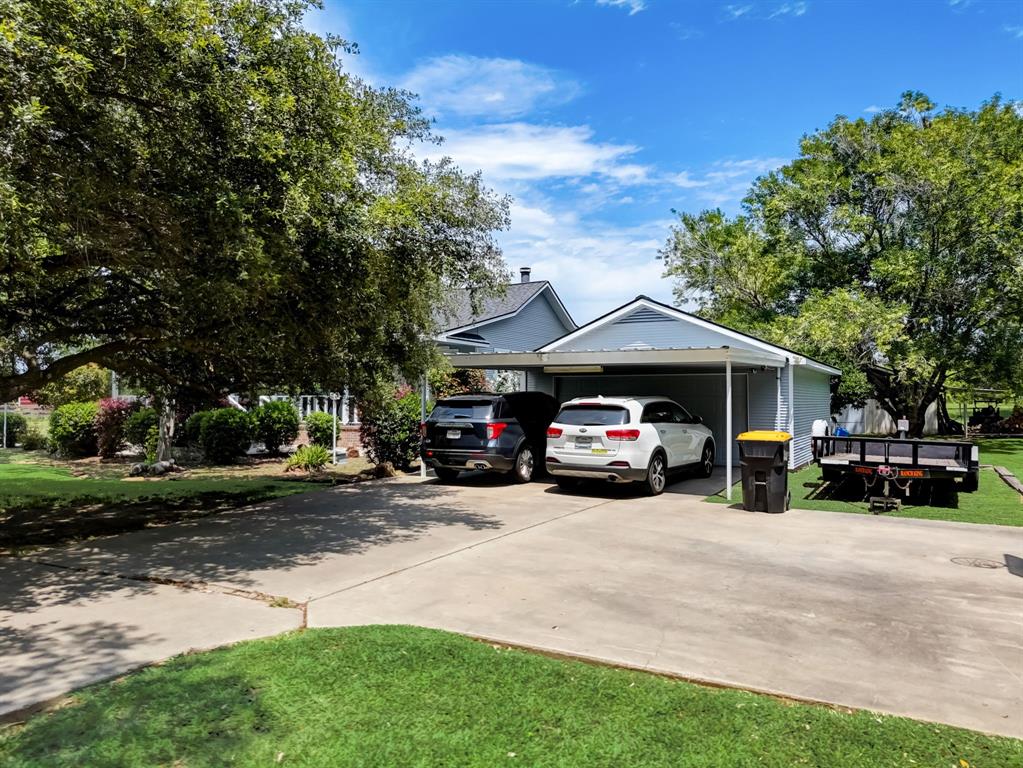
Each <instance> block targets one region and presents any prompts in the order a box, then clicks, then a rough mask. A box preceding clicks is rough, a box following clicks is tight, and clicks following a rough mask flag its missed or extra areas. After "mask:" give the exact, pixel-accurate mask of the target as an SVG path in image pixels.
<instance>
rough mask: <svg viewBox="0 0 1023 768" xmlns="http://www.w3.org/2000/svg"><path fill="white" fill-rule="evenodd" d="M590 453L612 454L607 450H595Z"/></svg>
mask: <svg viewBox="0 0 1023 768" xmlns="http://www.w3.org/2000/svg"><path fill="white" fill-rule="evenodd" d="M590 453H597V454H601V455H603V454H605V453H610V451H608V449H607V448H594V449H593V450H592V451H590Z"/></svg>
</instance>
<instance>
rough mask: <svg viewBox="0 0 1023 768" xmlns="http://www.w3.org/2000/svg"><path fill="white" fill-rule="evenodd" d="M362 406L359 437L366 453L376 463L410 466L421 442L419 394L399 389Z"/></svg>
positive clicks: (403, 467) (398, 466)
mask: <svg viewBox="0 0 1023 768" xmlns="http://www.w3.org/2000/svg"><path fill="white" fill-rule="evenodd" d="M363 406H364V407H363V410H362V424H360V426H359V437H360V439H361V440H362V445H363V447H364V448H365V449H366V455H367V456H369V458H370V460H371V461H374V462H376V463H377V464H380V463H383V462H385V461H389V462H390V463H391V464H393V465H394V467H395V468H396V469H400V470H404V471H407V470H408V469H410V468H411V466H412V462H413V461H415V459H416V458H417V457H418V456H419V446H420V444H421V436H420V432H419V424H420V418H421V417H422V408H421V404H420V398H419V394H418V393H416V392H409V391H406V392H405V393H404V394H403V393H402V391H401V390H399V391H398V392H395V393H394V394H393V395H392V396H390V397H387V396H384V397H380V398H378V399H377V400H376V401H367V402H365V403H363Z"/></svg>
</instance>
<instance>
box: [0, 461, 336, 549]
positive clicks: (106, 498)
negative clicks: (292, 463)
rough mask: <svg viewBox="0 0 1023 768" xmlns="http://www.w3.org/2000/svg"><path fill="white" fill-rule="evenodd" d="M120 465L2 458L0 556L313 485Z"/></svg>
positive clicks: (278, 495)
mask: <svg viewBox="0 0 1023 768" xmlns="http://www.w3.org/2000/svg"><path fill="white" fill-rule="evenodd" d="M126 471H127V468H126V467H125V466H124V465H120V466H112V467H104V466H103V465H102V464H99V465H93V466H90V467H89V470H88V474H85V473H83V472H82V471H79V472H78V474H77V475H76V474H75V473H73V472H72V468H71V465H68V466H57V465H54V464H52V463H46V462H45V460H44V459H42V458H38V457H33V456H31V455H27V454H24V453H23V452H15V451H5V452H3V456H2V457H0V553H3V552H4V551H5V550H12V549H16V548H20V547H26V546H38V545H45V544H58V543H61V542H64V541H71V540H75V539H81V538H87V537H89V536H95V535H103V534H114V533H123V532H125V531H130V530H136V529H138V528H143V527H146V526H147V525H152V524H155V523H165V522H172V521H174V520H181V519H184V518H187V517H194V516H200V515H208V514H212V513H215V512H218V511H222V510H223V509H226V508H230V507H237V506H241V505H243V504H250V503H255V502H259V501H265V500H267V499H274V498H278V497H281V496H287V495H290V494H293V493H302V492H304V491H309V490H313V489H315V488H317V487H319V486H316V485H310V484H309V483H302V482H294V481H288V480H280V479H273V478H266V477H231V476H229V475H228V476H216V475H211V476H203V477H199V478H189V477H175V476H168V477H163V478H158V479H151V480H150V479H147V480H141V479H130V480H129V479H126V478H125V477H124V474H125V473H126Z"/></svg>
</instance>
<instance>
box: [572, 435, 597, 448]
mask: <svg viewBox="0 0 1023 768" xmlns="http://www.w3.org/2000/svg"><path fill="white" fill-rule="evenodd" d="M592 443H593V438H592V437H577V438H576V439H575V447H576V448H581V449H583V450H585V451H588V450H590V445H591V444H592Z"/></svg>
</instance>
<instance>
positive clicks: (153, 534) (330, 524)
mask: <svg viewBox="0 0 1023 768" xmlns="http://www.w3.org/2000/svg"><path fill="white" fill-rule="evenodd" d="M459 496H460V494H459V492H458V491H457V490H456V489H452V488H448V487H445V486H442V485H438V484H432V483H407V482H380V483H372V484H366V485H359V486H348V487H345V488H340V489H337V490H331V491H321V492H316V493H308V494H300V495H296V496H289V497H286V498H284V499H277V500H274V501H271V502H265V503H261V504H257V505H255V506H251V507H247V508H244V509H239V510H232V511H229V512H226V513H223V514H220V515H216V516H213V517H206V518H201V519H197V520H192V521H187V522H182V523H178V524H174V525H169V526H163V527H158V528H149V529H146V530H142V531H136V532H133V533H130V534H125V535H122V536H116V537H108V538H101V539H94V540H92V541H88V542H82V543H80V544H77V545H74V546H70V547H64V548H53V549H47V550H41V551H37V552H35V553H33V554H32V555H31V556H30V557H29V558H27V559H28V560H30V561H33V562H35V563H44V564H49V565H56V566H60V567H61V568H63V569H67V570H65V571H64V572H63V573H61V572H60V571H57V570H54V569H49V572H48V573H45V574H42V575H39V577H38V578H36V579H16V578H5V579H3V580H2V581H0V610H6V611H15V612H19V611H31V610H34V607H35V606H36V605H38V604H39V602H40V601H41V600H45V601H46V602H47V603H49V604H54V603H68V604H73V603H78V602H81V601H83V600H88V599H90V597H92V596H93V592H92V591H91V590H93V589H99V590H108V589H110V588H117V589H124V588H128V587H130V588H131V589H133V590H135V591H138V592H145V591H147V590H149V589H151V588H152V587H153V582H158V581H162V580H167V581H171V582H188V583H193V584H194V583H196V582H200V583H207V584H229V585H230V586H231V587H234V588H239V589H255V588H257V587H258V586H259V584H258V583H257V580H256V579H254V578H253V577H252V574H255V573H261V572H267V571H278V572H289V571H295V570H296V569H300V568H305V567H308V566H311V565H316V564H318V563H321V562H322V561H323V560H325V559H328V558H334V557H336V556H339V555H340V556H344V555H360V554H364V553H367V552H369V551H371V550H373V549H376V548H380V547H384V546H387V545H393V544H399V543H402V542H409V541H414V540H417V539H421V538H423V537H426V536H428V535H430V534H431V533H432V532H434V531H437V530H439V529H443V530H452V529H461V530H462V531H463V532H464V531H465V530H468V531H491V530H498V529H500V528H502V527H503V525H504V523H503V522H502V520H501V518H500V517H498V516H497V515H494V514H488V513H485V512H482V511H477V510H475V509H472V508H471V507H470V504H471V502H470V501H468V500H466V499H464V498H462V499H460V498H459ZM16 563H17V560H16V559H13V558H12V559H10V560H7V559H3V560H0V573H2V572H3V571H4V570H5V569H7V570H9V569H11V568H12V567H13V568H16V567H17V566H16ZM76 571H78V572H89V573H99V574H107V575H116V576H121V577H128V578H122V579H118V580H117V583H116V584H113V585H110V584H109V582H105V583H104V584H99V585H91V586H88V587H85V586H83V582H82V581H81V580H80V579H76V575H75V572H76ZM274 594H283V593H274ZM298 599H304V598H303V596H298Z"/></svg>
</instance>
